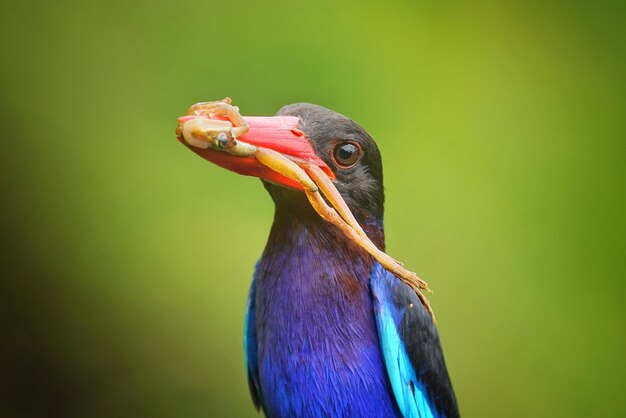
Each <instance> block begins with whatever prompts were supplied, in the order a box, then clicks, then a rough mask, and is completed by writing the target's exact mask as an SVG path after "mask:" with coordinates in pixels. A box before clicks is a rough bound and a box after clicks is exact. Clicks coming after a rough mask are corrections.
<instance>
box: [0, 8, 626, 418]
mask: <svg viewBox="0 0 626 418" xmlns="http://www.w3.org/2000/svg"><path fill="white" fill-rule="evenodd" d="M624 15H625V12H624V9H623V8H622V5H621V2H615V3H613V4H610V3H599V2H588V3H582V2H517V3H506V2H471V3H470V2H468V3H454V2H422V3H419V4H415V3H414V2H408V1H399V2H369V1H356V0H353V1H349V2H341V3H340V2H300V1H291V2H288V1H283V2H281V1H272V2H245V1H238V2H215V3H213V2H210V1H193V0H192V1H183V2H176V3H175V2H171V3H165V2H158V1H157V2H148V1H143V2H122V1H106V2H82V1H76V2H70V1H60V2H43V1H40V2H37V1H23V2H19V3H18V2H13V3H12V4H10V5H9V4H6V5H4V6H2V13H1V16H0V23H1V25H0V32H1V35H2V55H1V56H2V60H3V65H2V68H3V69H2V77H1V79H0V86H1V89H2V96H1V102H0V105H1V107H0V110H1V113H0V114H1V117H2V121H3V136H4V141H3V143H4V146H3V150H2V152H1V153H0V155H1V157H0V158H1V160H2V171H3V173H2V178H1V180H0V181H1V184H2V190H1V191H2V200H3V203H2V211H3V213H2V217H1V219H2V222H1V225H2V229H1V233H2V238H3V239H2V243H3V248H2V251H1V255H0V257H1V259H2V267H3V272H4V273H3V277H2V279H1V282H0V295H1V297H2V299H1V300H0V305H1V306H0V312H1V314H2V315H1V321H2V339H1V340H0V344H1V350H0V353H2V356H1V357H0V382H1V389H2V392H1V394H0V415H1V416H6V417H172V416H177V417H178V416H179V417H255V416H257V413H256V412H255V411H254V409H253V407H252V404H251V402H250V400H249V399H248V393H247V384H246V378H245V376H244V364H243V353H242V324H243V313H244V304H245V300H246V296H247V288H248V285H249V282H250V277H251V275H252V269H253V266H254V263H255V261H256V260H257V258H258V257H259V255H260V253H261V251H262V249H263V246H264V243H265V240H266V237H267V234H268V230H269V227H270V223H271V220H272V211H273V208H272V204H271V201H270V199H269V198H268V196H267V195H266V192H265V191H264V190H263V188H262V187H261V185H260V183H259V181H258V180H256V179H252V178H247V177H241V176H237V175H235V174H232V173H230V172H226V171H225V170H222V169H219V168H217V167H215V166H212V165H211V164H209V163H207V162H206V161H203V160H202V159H200V158H198V157H197V156H195V155H193V154H192V153H191V152H189V151H188V150H187V149H185V148H184V147H183V146H181V145H180V144H179V143H178V142H177V141H176V140H175V138H174V134H173V131H174V127H175V122H176V117H177V116H178V115H180V114H181V113H182V112H184V111H185V109H186V108H187V107H188V106H189V105H190V104H192V103H194V102H197V101H202V100H216V99H221V98H223V97H224V96H227V95H228V96H230V97H232V98H233V100H234V102H235V104H237V105H239V106H240V108H241V110H242V112H243V113H244V114H247V115H270V114H273V113H274V112H275V111H276V110H277V109H278V108H279V107H280V106H282V105H284V104H287V103H292V102H297V101H309V102H314V103H318V104H322V105H325V106H327V107H330V108H332V109H335V110H337V111H339V112H342V113H344V114H346V115H348V116H350V117H352V118H353V119H355V120H357V121H358V122H360V123H361V124H362V125H363V126H365V127H366V129H368V130H369V132H370V133H371V134H372V135H373V136H374V138H376V139H377V141H378V143H379V145H380V148H381V150H382V153H383V157H384V161H385V184H386V188H387V212H386V227H387V237H388V249H389V252H390V254H392V255H393V256H394V257H397V258H399V259H401V260H403V261H405V262H406V263H407V264H408V265H409V266H410V267H411V268H413V269H415V270H417V271H418V273H419V274H420V275H421V276H422V277H424V278H425V279H427V280H428V282H429V283H430V285H431V287H432V288H433V289H435V291H436V293H435V295H434V296H433V297H432V299H431V301H432V303H433V305H434V307H435V310H436V312H437V315H438V319H439V328H440V332H441V335H442V338H443V343H444V348H445V352H446V358H447V362H448V366H449V369H450V373H451V376H452V378H453V382H454V386H455V389H456V393H457V396H458V400H459V403H460V407H461V411H462V413H463V415H464V416H466V417H504V416H506V417H531V416H532V417H539V416H542V417H556V416H571V417H578V416H579V417H583V416H615V417H618V416H625V415H626V400H625V396H624V388H625V387H626V379H625V369H626V365H625V360H624V358H625V355H624V343H625V342H626V327H625V322H626V321H625V319H626V308H625V307H624V302H623V297H624V294H625V290H626V289H625V285H624V279H625V273H626V265H625V264H626V263H625V261H624V260H625V239H626V238H625V237H626V235H625V230H626V228H625V226H626V225H625V214H626V207H625V206H626V199H625V198H624V190H625V187H624V178H625V173H624V171H625V170H624V153H623V151H624V145H623V144H624V141H625V139H626V122H625V121H626V118H625V111H626V106H625V105H626V103H625V101H626V99H625V97H626V96H625V89H624V87H625V84H626V83H625V82H624V73H625V70H626V65H625V58H624V57H625V53H624V42H625V40H626V37H625V36H624V35H625V33H624V32H625V29H624V27H625V25H624Z"/></svg>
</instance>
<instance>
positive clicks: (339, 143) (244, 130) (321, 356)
mask: <svg viewBox="0 0 626 418" xmlns="http://www.w3.org/2000/svg"><path fill="white" fill-rule="evenodd" d="M177 137H178V139H179V140H180V141H181V142H182V143H183V144H185V145H186V146H188V147H189V148H190V149H191V150H192V151H194V152H195V153H197V154H198V155H200V156H202V157H203V158H205V159H207V160H209V161H211V162H213V163H215V164H217V165H219V166H221V167H224V168H227V169H229V170H231V171H235V172H237V173H239V174H244V175H250V176H254V177H258V178H260V179H261V180H262V183H263V186H264V187H265V189H266V190H267V192H268V193H269V195H270V197H271V198H272V200H273V201H274V204H275V212H274V221H273V224H272V227H271V230H270V233H269V238H268V241H267V244H266V246H265V249H264V251H263V253H262V255H261V258H260V260H259V261H258V262H257V264H256V268H255V272H254V276H253V279H252V284H251V287H250V292H249V296H248V302H247V307H246V320H245V327H244V328H245V331H244V351H245V360H246V369H247V377H248V383H249V388H250V393H251V396H252V400H253V402H254V405H255V406H256V408H257V410H262V412H263V413H264V414H265V415H266V416H267V417H268V418H279V417H311V418H318V417H319V418H321V417H377V418H378V417H405V418H409V417H410V418H418V417H419V418H434V417H447V418H454V417H458V416H459V410H458V406H457V401H456V397H455V394H454V391H453V388H452V384H451V381H450V378H449V375H448V371H447V368H446V364H445V360H444V355H443V352H442V348H441V344H440V339H439V336H438V333H437V328H436V325H435V322H434V316H433V315H432V310H431V309H430V305H429V304H428V302H427V300H426V298H425V297H424V296H423V295H422V293H421V291H420V290H422V289H425V288H426V286H425V283H424V282H422V281H420V280H419V279H416V276H412V275H411V274H412V273H410V272H408V271H407V270H406V269H404V267H403V265H402V264H401V263H399V262H397V261H396V260H395V259H393V258H391V257H389V256H388V255H387V254H385V253H384V250H385V233H384V226H383V214H384V200H385V199H384V189H383V169H382V160H381V154H380V151H379V149H378V147H377V145H376V143H375V142H374V140H373V139H372V137H371V136H370V135H369V134H368V133H367V132H366V131H365V130H364V129H363V128H362V127H361V126H360V125H359V124H357V123H356V122H354V121H353V120H351V119H349V118H348V117H346V116H343V115H341V114H339V113H337V112H334V111H332V110H329V109H327V108H324V107H322V106H318V105H313V104H308V103H296V104H291V105H287V106H284V107H283V108H281V109H280V110H279V111H278V113H277V114H276V116H273V117H243V116H241V115H240V114H239V110H238V108H236V107H235V106H232V105H231V102H230V99H228V98H227V99H224V100H223V101H219V102H203V103H198V104H196V105H194V106H192V107H191V108H190V109H189V110H188V111H187V113H186V114H185V115H184V116H183V117H181V118H179V124H178V128H177ZM412 277H413V278H412Z"/></svg>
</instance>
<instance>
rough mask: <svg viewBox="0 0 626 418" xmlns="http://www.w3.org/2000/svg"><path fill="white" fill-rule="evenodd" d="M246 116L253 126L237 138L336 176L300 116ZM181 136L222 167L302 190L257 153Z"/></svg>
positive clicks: (329, 175) (186, 118)
mask: <svg viewBox="0 0 626 418" xmlns="http://www.w3.org/2000/svg"><path fill="white" fill-rule="evenodd" d="M194 117H198V116H183V117H181V118H179V119H178V120H179V121H180V122H185V121H186V120H189V119H190V118H194ZM244 119H245V121H246V123H247V124H248V126H249V130H248V132H246V133H245V134H244V135H242V136H240V137H239V138H237V140H239V141H243V142H246V143H248V144H251V145H254V146H256V147H261V148H269V149H272V150H274V151H276V152H279V153H281V154H283V155H284V156H285V157H287V158H289V159H291V160H293V161H295V162H296V163H298V164H299V165H306V164H312V165H317V166H318V167H320V168H321V169H322V170H323V171H324V172H325V173H326V175H327V176H328V177H330V179H331V180H334V178H335V175H334V173H333V172H332V170H331V169H330V167H328V166H327V165H326V163H324V161H322V160H321V159H320V158H319V157H318V156H317V154H315V150H314V149H313V146H312V145H311V142H310V141H309V139H308V138H307V137H306V136H305V135H304V132H302V131H301V130H300V129H299V128H298V123H299V121H300V119H299V118H298V117H296V116H247V117H244ZM178 140H179V141H180V142H182V143H183V144H185V145H186V146H187V147H188V148H189V149H191V150H192V151H193V152H195V153H196V154H198V155H199V156H201V157H202V158H204V159H206V160H208V161H210V162H212V163H214V164H217V165H219V166H220V167H224V168H226V169H227V170H230V171H234V172H235V173H238V174H243V175H244V176H254V177H259V178H261V179H264V180H268V181H270V182H273V183H278V184H282V185H284V186H289V187H293V188H295V189H299V190H302V186H300V184H298V183H297V182H295V181H293V180H291V179H289V178H287V177H285V176H283V175H281V174H278V173H277V172H275V171H273V170H271V169H270V168H268V167H266V166H264V165H262V164H261V163H260V162H259V161H257V159H256V158H254V157H238V156H233V155H230V154H227V153H225V152H220V151H215V150H213V149H210V148H207V149H202V148H197V147H194V146H192V145H189V144H188V143H187V142H186V141H185V140H184V139H183V138H182V137H180V136H179V138H178Z"/></svg>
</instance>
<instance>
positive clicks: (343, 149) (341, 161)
mask: <svg viewBox="0 0 626 418" xmlns="http://www.w3.org/2000/svg"><path fill="white" fill-rule="evenodd" d="M362 153H363V152H362V150H361V146H360V145H359V144H358V143H356V142H340V143H338V144H337V145H335V149H333V154H332V156H333V162H334V163H335V164H336V165H337V167H339V168H350V167H352V166H353V165H355V164H356V163H357V161H359V158H361V154H362Z"/></svg>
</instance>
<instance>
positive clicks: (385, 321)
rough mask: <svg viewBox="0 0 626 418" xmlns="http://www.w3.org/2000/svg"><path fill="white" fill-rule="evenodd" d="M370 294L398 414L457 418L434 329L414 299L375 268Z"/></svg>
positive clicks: (411, 417)
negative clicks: (398, 410)
mask: <svg viewBox="0 0 626 418" xmlns="http://www.w3.org/2000/svg"><path fill="white" fill-rule="evenodd" d="M371 289H372V296H373V300H374V314H375V316H376V324H377V327H378V334H379V340H380V344H381V349H382V352H383V358H384V361H385V366H386V368H387V372H388V375H389V379H390V382H391V387H392V390H393V393H394V396H395V398H396V401H397V403H398V407H399V409H400V412H401V413H402V415H403V416H404V417H405V418H437V417H447V418H453V417H457V416H458V409H457V405H456V399H455V397H454V392H453V391H452V386H451V384H450V380H449V378H448V373H447V371H446V367H445V362H444V359H443V354H442V352H441V347H440V344H439V337H438V335H437V330H436V328H435V326H434V325H433V323H432V320H431V318H430V315H429V314H428V312H426V310H425V309H424V307H423V306H422V304H421V302H420V301H419V299H418V298H417V295H415V293H414V292H413V290H412V289H411V288H410V287H408V286H407V285H405V284H404V283H402V282H401V281H400V280H399V279H397V278H396V277H395V276H394V275H393V274H392V273H390V272H388V271H387V270H385V269H384V268H383V267H382V266H381V265H380V264H378V263H376V264H375V265H374V268H373V270H372V277H371Z"/></svg>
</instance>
